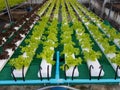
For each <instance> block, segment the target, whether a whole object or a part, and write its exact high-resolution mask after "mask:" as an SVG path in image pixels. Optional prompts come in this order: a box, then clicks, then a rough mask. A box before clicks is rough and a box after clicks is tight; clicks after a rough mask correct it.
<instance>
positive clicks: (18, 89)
mask: <svg viewBox="0 0 120 90" xmlns="http://www.w3.org/2000/svg"><path fill="white" fill-rule="evenodd" d="M41 87H43V86H0V90H37V89H40V88H41ZM73 87H74V88H76V89H78V90H120V86H119V85H75V86H73ZM47 90H50V89H47Z"/></svg>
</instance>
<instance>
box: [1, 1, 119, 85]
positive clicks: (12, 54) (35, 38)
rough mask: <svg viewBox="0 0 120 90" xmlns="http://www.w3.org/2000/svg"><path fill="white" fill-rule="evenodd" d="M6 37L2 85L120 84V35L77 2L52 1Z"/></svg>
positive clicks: (34, 11) (5, 34)
mask: <svg viewBox="0 0 120 90" xmlns="http://www.w3.org/2000/svg"><path fill="white" fill-rule="evenodd" d="M10 29H11V30H12V31H9V30H3V31H4V32H0V33H1V36H0V39H1V41H0V85H25V84H26V85H28V84H32V85H33V84H48V85H49V84H50V85H53V84H55V85H58V84H60V85H63V84H64V85H67V84H71V85H72V84H94V83H97V84H103V83H108V84H109V83H115V84H119V82H120V78H119V76H120V67H119V65H120V63H119V62H120V60H119V58H120V33H119V32H118V31H117V30H115V28H113V27H112V26H111V25H110V24H109V22H107V21H104V20H102V19H101V18H99V17H98V16H97V15H95V14H94V13H93V12H91V11H88V10H87V8H85V7H84V6H83V5H81V4H80V3H78V2H77V1H73V0H66V1H64V0H48V1H46V2H44V4H43V5H42V6H41V8H38V7H37V8H36V10H33V11H32V12H30V13H28V14H27V15H26V16H24V17H23V19H22V20H21V22H17V23H15V24H14V25H13V26H12V27H11V28H10Z"/></svg>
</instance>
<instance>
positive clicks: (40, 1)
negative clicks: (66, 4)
mask: <svg viewBox="0 0 120 90" xmlns="http://www.w3.org/2000/svg"><path fill="white" fill-rule="evenodd" d="M42 1H43V0H28V2H29V3H33V4H35V3H42Z"/></svg>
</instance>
